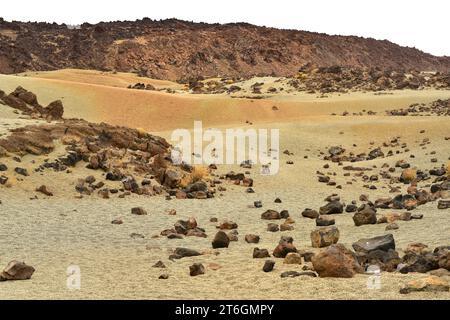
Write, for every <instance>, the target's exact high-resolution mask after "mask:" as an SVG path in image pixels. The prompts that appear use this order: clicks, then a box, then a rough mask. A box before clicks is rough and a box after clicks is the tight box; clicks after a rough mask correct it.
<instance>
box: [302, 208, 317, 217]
mask: <svg viewBox="0 0 450 320" xmlns="http://www.w3.org/2000/svg"><path fill="white" fill-rule="evenodd" d="M302 216H303V217H305V218H310V219H316V218H317V217H318V216H319V213H318V212H317V211H316V210H312V209H305V210H303V212H302Z"/></svg>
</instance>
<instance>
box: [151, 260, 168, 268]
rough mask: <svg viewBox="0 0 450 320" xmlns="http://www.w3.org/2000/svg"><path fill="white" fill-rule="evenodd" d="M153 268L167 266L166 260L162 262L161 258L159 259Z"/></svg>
mask: <svg viewBox="0 0 450 320" xmlns="http://www.w3.org/2000/svg"><path fill="white" fill-rule="evenodd" d="M152 268H166V265H165V264H164V262H162V261H161V260H159V261H158V262H156V263H155V264H154V265H153V266H152Z"/></svg>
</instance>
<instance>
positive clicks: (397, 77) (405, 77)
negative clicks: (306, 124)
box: [288, 65, 450, 93]
mask: <svg viewBox="0 0 450 320" xmlns="http://www.w3.org/2000/svg"><path fill="white" fill-rule="evenodd" d="M288 84H289V85H290V86H291V87H293V88H294V89H295V90H297V91H306V92H309V93H316V92H320V93H331V92H340V93H346V92H348V91H386V90H402V89H413V90H420V89H423V88H430V87H431V88H437V89H447V88H449V87H450V73H439V72H437V73H423V72H419V71H409V72H407V71H389V70H381V69H376V68H367V69H364V68H348V67H341V66H337V65H335V66H330V67H319V68H317V67H315V66H312V65H305V66H303V67H302V68H300V70H299V72H298V74H297V77H296V78H294V79H291V80H290V81H289V82H288Z"/></svg>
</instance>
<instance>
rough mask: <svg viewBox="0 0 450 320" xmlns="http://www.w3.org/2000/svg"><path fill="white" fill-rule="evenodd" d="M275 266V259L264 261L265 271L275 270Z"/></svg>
mask: <svg viewBox="0 0 450 320" xmlns="http://www.w3.org/2000/svg"><path fill="white" fill-rule="evenodd" d="M274 266H275V261H273V260H266V261H265V262H264V266H263V271H264V272H270V271H272V270H273V267H274Z"/></svg>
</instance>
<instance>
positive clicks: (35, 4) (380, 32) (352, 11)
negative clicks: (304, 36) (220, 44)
mask: <svg viewBox="0 0 450 320" xmlns="http://www.w3.org/2000/svg"><path fill="white" fill-rule="evenodd" d="M0 17H3V18H4V19H5V20H19V21H48V22H58V23H68V24H80V23H82V22H90V23H96V22H99V21H111V20H135V19H141V18H143V17H149V18H151V19H165V18H178V19H183V20H189V21H195V22H200V21H202V22H211V23H213V22H219V23H226V22H249V23H252V24H256V25H263V26H268V27H277V28H289V29H300V30H307V31H316V32H324V33H329V34H341V35H358V36H364V37H372V38H375V39H387V40H390V41H392V42H395V43H398V44H400V45H404V46H409V47H416V48H418V49H421V50H423V51H425V52H428V53H432V54H435V55H447V56H450V1H448V0H359V1H358V0H297V1H296V0H220V1H217V0H216V1H214V0H157V1H151V0H121V1H118V0H72V1H62V0H59V1H58V0H20V1H4V2H3V3H2V4H1V11H0Z"/></svg>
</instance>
